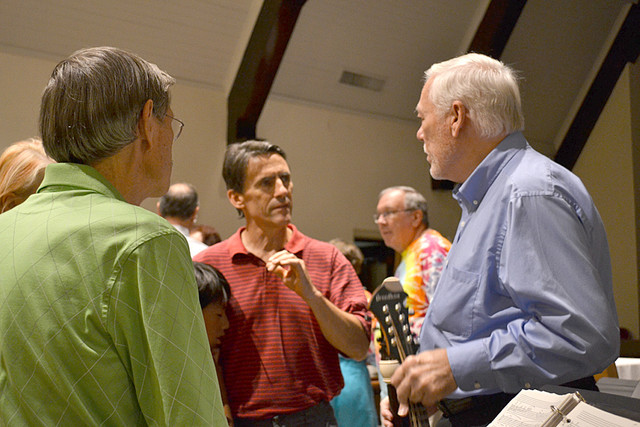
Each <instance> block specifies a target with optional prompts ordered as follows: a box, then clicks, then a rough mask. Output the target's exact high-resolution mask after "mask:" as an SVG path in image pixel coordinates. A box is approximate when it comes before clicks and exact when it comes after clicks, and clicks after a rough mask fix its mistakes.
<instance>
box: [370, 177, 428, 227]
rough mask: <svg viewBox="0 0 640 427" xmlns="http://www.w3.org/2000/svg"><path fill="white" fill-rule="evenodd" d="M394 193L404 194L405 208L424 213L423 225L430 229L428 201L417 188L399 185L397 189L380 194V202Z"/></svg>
mask: <svg viewBox="0 0 640 427" xmlns="http://www.w3.org/2000/svg"><path fill="white" fill-rule="evenodd" d="M392 191H402V193H403V194H404V208H405V209H407V210H416V211H421V212H422V224H424V226H425V227H427V228H429V213H428V212H427V199H425V198H424V196H423V195H422V194H420V193H418V191H416V189H415V188H413V187H409V186H407V185H397V186H395V187H388V188H385V189H384V190H382V191H381V192H380V194H378V201H379V200H380V199H381V198H382V196H384V195H385V194H387V193H390V192H392Z"/></svg>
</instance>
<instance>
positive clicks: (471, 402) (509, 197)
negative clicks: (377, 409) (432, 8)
mask: <svg viewBox="0 0 640 427" xmlns="http://www.w3.org/2000/svg"><path fill="white" fill-rule="evenodd" d="M518 80H519V77H518V73H517V72H516V71H515V70H513V69H512V68H510V67H509V66H507V65H505V64H503V63H502V62H500V61H498V60H496V59H493V58H491V57H488V56H486V55H481V54H477V53H469V54H465V55H462V56H459V57H456V58H453V59H450V60H447V61H444V62H440V63H437V64H433V65H432V66H431V67H430V68H429V69H428V70H427V71H426V72H425V84H424V86H423V88H422V92H421V93H420V98H419V100H418V105H417V106H416V112H417V115H418V118H419V119H420V127H419V128H418V132H417V134H416V136H417V138H418V140H420V142H421V143H422V146H423V150H424V153H425V154H426V155H427V161H428V162H429V165H430V168H429V172H430V174H431V176H432V177H433V178H434V179H447V180H450V181H453V182H454V183H456V186H455V187H454V190H453V197H454V199H455V200H456V201H457V202H458V204H459V205H460V208H461V211H462V216H461V218H460V222H459V224H458V229H457V232H456V235H455V237H454V241H453V246H452V247H451V251H450V252H449V255H448V256H447V262H446V266H445V267H444V269H443V271H442V275H441V277H440V283H439V284H438V288H437V290H436V294H435V296H434V299H433V303H432V304H431V306H430V307H429V311H428V312H427V316H426V317H425V320H424V322H423V324H422V330H421V332H420V352H419V354H418V355H416V356H409V357H407V358H406V359H405V360H404V361H403V363H402V364H401V366H400V367H399V368H398V369H397V370H396V371H395V372H394V374H393V376H392V378H391V384H393V385H394V386H395V388H396V390H397V396H398V401H399V402H400V409H399V410H398V413H399V414H400V415H403V414H406V413H407V411H408V408H409V407H408V402H409V401H411V402H421V403H422V404H423V405H425V406H426V407H427V409H428V410H430V411H435V406H436V404H437V405H438V406H439V408H440V409H441V410H442V412H443V414H444V416H445V419H443V420H442V422H441V423H439V425H446V424H449V425H452V426H454V427H457V426H465V427H466V426H471V425H473V426H481V425H487V424H489V423H490V422H491V421H492V420H493V419H494V418H495V417H496V416H497V415H498V413H500V411H501V410H502V408H503V407H504V406H505V405H506V404H507V403H508V402H509V401H510V399H511V398H513V396H514V395H515V394H516V393H518V392H519V391H520V390H521V389H526V388H539V387H542V386H544V385H547V384H551V385H565V386H567V387H575V388H581V389H590V390H597V387H596V384H595V380H594V378H593V374H596V373H599V372H602V370H604V369H605V368H606V367H607V366H609V365H610V364H611V363H612V362H613V361H614V360H615V359H616V357H617V355H618V350H619V345H620V334H619V329H618V317H617V312H616V306H615V301H614V298H613V286H612V276H611V260H610V256H609V248H608V244H607V236H606V232H605V229H604V225H603V223H602V219H601V218H600V215H599V214H598V210H597V209H596V207H595V205H594V203H593V200H592V199H591V197H590V196H589V193H588V191H587V189H586V188H585V186H584V185H583V183H582V182H581V181H580V179H578V177H576V176H575V175H574V174H572V173H571V172H570V171H568V170H567V169H565V168H563V167H562V166H560V165H558V164H556V163H554V162H553V161H552V160H550V159H549V158H548V157H546V156H544V155H542V154H540V153H538V152H536V151H535V150H533V149H532V148H531V146H530V145H529V143H528V142H527V140H526V139H525V137H524V135H523V134H522V130H523V129H524V116H523V115H522V105H521V97H520V89H519V87H518ZM384 406H385V407H383V402H381V412H382V414H383V417H384V424H385V425H386V426H391V425H392V419H393V414H391V411H390V410H389V405H388V401H385V402H384Z"/></svg>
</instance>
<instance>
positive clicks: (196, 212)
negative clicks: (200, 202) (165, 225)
mask: <svg viewBox="0 0 640 427" xmlns="http://www.w3.org/2000/svg"><path fill="white" fill-rule="evenodd" d="M199 211H200V206H196V208H195V210H194V211H193V213H192V214H191V218H190V219H192V220H193V222H194V223H195V222H196V218H197V217H198V212H199Z"/></svg>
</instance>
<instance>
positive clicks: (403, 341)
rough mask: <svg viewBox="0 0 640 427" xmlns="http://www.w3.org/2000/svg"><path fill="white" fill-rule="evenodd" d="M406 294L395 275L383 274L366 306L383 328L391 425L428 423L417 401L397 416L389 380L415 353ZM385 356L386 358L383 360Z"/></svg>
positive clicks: (423, 426) (415, 426)
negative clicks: (404, 413)
mask: <svg viewBox="0 0 640 427" xmlns="http://www.w3.org/2000/svg"><path fill="white" fill-rule="evenodd" d="M406 300H407V294H406V293H405V292H404V291H403V290H402V285H401V284H400V281H399V280H398V279H397V278H395V277H389V278H386V279H385V280H384V281H383V282H382V284H381V285H380V286H379V287H378V289H376V290H375V291H374V292H373V294H372V295H371V303H370V305H369V309H370V310H371V312H372V313H373V314H374V315H375V317H376V319H378V322H379V323H380V330H381V331H382V337H381V339H382V342H381V354H382V356H383V360H381V361H380V371H381V373H382V376H383V379H384V381H385V383H387V384H388V389H389V403H390V408H391V411H392V412H393V413H394V425H397V426H411V427H428V426H429V416H428V414H427V411H426V409H425V408H424V407H422V406H421V405H419V404H412V403H411V404H409V414H408V417H406V418H400V417H398V416H397V410H398V400H397V398H396V392H395V389H394V388H393V386H392V385H391V383H390V380H391V376H392V375H393V373H394V371H395V369H396V368H397V367H398V366H399V365H400V363H401V362H403V361H404V360H405V359H406V358H407V357H408V356H410V355H412V354H415V353H416V351H417V350H418V344H417V342H416V340H415V338H414V337H413V336H412V335H411V328H410V327H409V312H408V310H407V306H406ZM385 359H386V360H385Z"/></svg>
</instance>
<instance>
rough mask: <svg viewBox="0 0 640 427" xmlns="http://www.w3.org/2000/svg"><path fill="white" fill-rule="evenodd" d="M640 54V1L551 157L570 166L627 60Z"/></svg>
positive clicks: (623, 26) (634, 6)
mask: <svg viewBox="0 0 640 427" xmlns="http://www.w3.org/2000/svg"><path fill="white" fill-rule="evenodd" d="M639 54H640V5H638V4H637V3H636V4H634V5H633V6H631V8H630V9H629V13H627V17H626V19H625V21H624V23H623V24H622V27H620V31H619V32H618V35H617V36H616V39H615V40H614V42H613V44H612V45H611V48H610V49H609V53H607V56H606V58H605V59H604V61H603V63H602V65H601V66H600V70H599V71H598V74H597V75H596V77H595V79H594V80H593V83H592V84H591V87H590V88H589V92H587V95H586V96H585V99H584V100H583V101H582V105H581V106H580V109H579V110H578V113H577V114H576V116H575V117H574V119H573V122H572V123H571V126H570V127H569V130H568V131H567V134H566V135H565V137H564V139H563V141H562V144H561V145H560V148H559V149H558V152H557V153H556V156H555V158H554V160H555V161H556V162H558V163H560V164H561V165H563V166H564V167H566V168H567V169H572V168H573V167H574V166H575V164H576V161H577V160H578V157H580V153H581V152H582V149H583V148H584V145H585V144H586V143H587V139H588V138H589V135H590V134H591V131H592V130H593V128H594V126H595V125H596V122H597V121H598V117H600V113H602V110H603V109H604V107H605V105H606V103H607V100H608V99H609V96H610V95H611V92H612V91H613V88H614V87H615V85H616V83H617V82H618V79H619V78H620V74H621V73H622V71H623V70H624V67H625V66H626V65H627V63H629V62H632V63H635V62H636V60H637V59H638V55H639Z"/></svg>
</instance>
